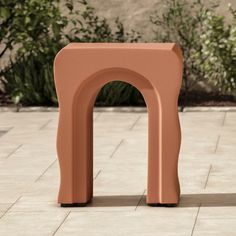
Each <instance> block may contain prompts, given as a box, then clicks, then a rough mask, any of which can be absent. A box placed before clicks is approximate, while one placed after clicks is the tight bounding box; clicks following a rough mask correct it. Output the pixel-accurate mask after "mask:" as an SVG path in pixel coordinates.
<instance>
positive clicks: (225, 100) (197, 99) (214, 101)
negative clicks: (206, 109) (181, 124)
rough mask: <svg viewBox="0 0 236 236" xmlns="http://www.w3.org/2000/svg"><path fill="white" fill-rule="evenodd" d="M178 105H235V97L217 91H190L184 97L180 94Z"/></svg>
mask: <svg viewBox="0 0 236 236" xmlns="http://www.w3.org/2000/svg"><path fill="white" fill-rule="evenodd" d="M179 105H180V106H184V107H188V106H236V98H235V97H233V96H232V95H222V94H218V93H214V92H212V93H207V92H203V91H191V92H189V94H187V96H186V97H185V95H184V93H181V94H180V97H179Z"/></svg>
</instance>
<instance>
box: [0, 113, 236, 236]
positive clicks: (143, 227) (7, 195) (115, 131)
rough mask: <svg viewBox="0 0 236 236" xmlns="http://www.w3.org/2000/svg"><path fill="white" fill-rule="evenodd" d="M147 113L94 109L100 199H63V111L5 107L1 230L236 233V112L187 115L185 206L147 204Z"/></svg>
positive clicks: (0, 144) (0, 138)
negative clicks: (65, 203) (68, 204)
mask: <svg viewBox="0 0 236 236" xmlns="http://www.w3.org/2000/svg"><path fill="white" fill-rule="evenodd" d="M147 121H148V116H147V113H145V112H128V111H125V112H114V111H113V112H108V111H107V112H106V111H103V112H95V113H94V195H95V196H94V200H93V202H92V203H91V204H89V205H88V206H87V207H85V208H61V207H60V206H59V205H58V204H57V192H58V187H59V178H60V173H59V165H58V161H57V156H56V148H55V147H56V146H55V143H56V129H57V122H58V113H57V112H19V113H15V112H1V113H0V235H4V236H5V235H6V236H7V235H14V236H15V235H23V236H25V235H40V236H41V235H42V236H44V235H48V236H49V235H82V236H87V235H88V236H93V235H96V236H97V235H98V236H100V235H101V236H106V235H109V236H110V235H114V236H120V235H131V236H132V235H135V236H136V235H142V236H143V235H144V236H145V235H147V236H152V235H155V236H156V235H161V236H165V235H168V236H172V235H173V236H174V235H178V236H185V235H186V236H199V235H201V236H205V235H206V236H208V235H226V236H227V235H230V236H232V235H236V172H235V170H236V139H235V137H236V112H229V111H228V112H216V111H215V112H184V113H180V121H181V127H182V146H181V152H180V161H179V176H180V183H181V200H180V203H179V205H178V207H175V208H166V207H149V206H146V204H145V195H146V181H147Z"/></svg>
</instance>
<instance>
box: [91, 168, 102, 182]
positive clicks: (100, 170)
mask: <svg viewBox="0 0 236 236" xmlns="http://www.w3.org/2000/svg"><path fill="white" fill-rule="evenodd" d="M101 172H102V170H99V171H98V173H97V174H96V175H95V177H94V179H93V180H95V179H96V178H97V177H98V176H99V175H100V173H101Z"/></svg>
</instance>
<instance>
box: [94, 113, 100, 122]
mask: <svg viewBox="0 0 236 236" xmlns="http://www.w3.org/2000/svg"><path fill="white" fill-rule="evenodd" d="M101 115H102V112H99V113H97V115H96V117H95V118H94V121H96V120H97V119H98V117H100V116H101Z"/></svg>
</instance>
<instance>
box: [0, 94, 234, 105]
mask: <svg viewBox="0 0 236 236" xmlns="http://www.w3.org/2000/svg"><path fill="white" fill-rule="evenodd" d="M23 105H24V104H23ZM143 105H144V104H143ZM0 106H14V104H13V102H12V101H11V99H10V97H9V96H7V95H6V94H4V93H2V92H1V91H0ZM141 106H142V105H141ZM179 106H182V107H183V106H184V107H185V106H187V107H188V106H236V99H235V98H234V97H233V96H230V95H221V94H218V93H206V92H202V91H191V92H189V93H188V95H187V96H186V97H185V94H184V92H181V93H180V96H179Z"/></svg>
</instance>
